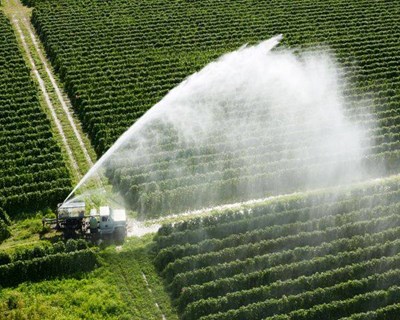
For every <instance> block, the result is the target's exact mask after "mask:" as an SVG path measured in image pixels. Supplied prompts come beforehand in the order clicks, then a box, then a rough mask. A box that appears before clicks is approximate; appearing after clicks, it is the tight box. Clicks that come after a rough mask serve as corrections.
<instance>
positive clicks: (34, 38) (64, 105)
mask: <svg viewBox="0 0 400 320" xmlns="http://www.w3.org/2000/svg"><path fill="white" fill-rule="evenodd" d="M23 23H24V25H25V27H26V29H27V30H28V32H29V35H30V37H31V39H32V43H33V45H34V47H35V49H36V52H37V54H38V56H39V58H40V61H41V62H42V64H43V66H44V69H45V70H46V73H47V75H48V77H49V79H50V82H51V84H52V86H53V88H54V91H55V92H56V94H57V98H58V100H59V102H60V104H61V106H62V109H63V110H64V113H65V115H66V116H67V119H68V121H69V124H70V126H71V128H72V130H73V131H74V134H75V136H76V138H77V140H78V142H79V146H80V147H81V149H82V151H83V154H84V155H85V159H86V161H87V163H88V164H89V166H90V167H92V166H93V161H92V159H91V158H90V155H89V152H88V150H87V148H86V145H85V143H84V142H83V138H82V136H81V134H80V132H79V131H78V129H77V126H76V124H75V121H74V118H73V117H72V113H71V111H70V109H71V107H70V106H68V105H67V101H66V100H65V98H64V97H63V95H62V93H61V90H60V87H59V86H58V84H57V82H56V80H55V79H54V76H53V74H52V71H51V69H50V68H49V65H48V63H47V61H46V58H45V57H44V55H43V53H42V51H41V49H40V47H39V44H38V40H37V36H36V35H35V33H34V32H33V30H32V27H31V24H30V22H28V20H27V19H26V18H24V19H23ZM68 104H69V105H70V103H68Z"/></svg>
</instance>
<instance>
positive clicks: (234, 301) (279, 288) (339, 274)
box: [182, 255, 400, 319]
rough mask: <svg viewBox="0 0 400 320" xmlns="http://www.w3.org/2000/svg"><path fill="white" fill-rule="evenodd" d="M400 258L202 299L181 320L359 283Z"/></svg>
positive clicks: (390, 267)
mask: <svg viewBox="0 0 400 320" xmlns="http://www.w3.org/2000/svg"><path fill="white" fill-rule="evenodd" d="M399 263H400V256H399V255H396V256H393V257H382V258H378V259H372V260H369V261H364V262H360V263H355V264H351V265H348V266H345V267H342V268H338V269H333V270H328V271H325V272H320V273H315V274H313V275H311V276H300V277H299V278H296V279H288V280H285V281H276V282H273V283H272V284H270V285H266V286H260V287H257V288H253V289H248V290H242V291H237V292H232V293H228V294H226V295H225V296H224V297H217V298H209V299H202V300H199V301H195V302H193V303H191V304H189V305H188V306H187V307H186V309H185V313H184V314H183V315H182V318H183V319H198V318H200V317H202V316H206V315H209V314H214V313H215V314H216V313H218V312H226V311H228V310H231V309H238V308H239V307H240V306H245V305H248V304H251V303H255V302H258V301H266V300H267V299H272V298H275V299H276V298H279V297H281V296H283V295H286V296H287V295H296V294H299V293H301V292H304V291H312V290H315V289H317V288H325V287H328V286H332V285H335V284H338V283H340V282H345V281H350V280H356V279H361V278H363V277H367V276H370V275H371V274H375V273H384V272H387V271H389V270H391V269H398V268H399V266H400V264H399Z"/></svg>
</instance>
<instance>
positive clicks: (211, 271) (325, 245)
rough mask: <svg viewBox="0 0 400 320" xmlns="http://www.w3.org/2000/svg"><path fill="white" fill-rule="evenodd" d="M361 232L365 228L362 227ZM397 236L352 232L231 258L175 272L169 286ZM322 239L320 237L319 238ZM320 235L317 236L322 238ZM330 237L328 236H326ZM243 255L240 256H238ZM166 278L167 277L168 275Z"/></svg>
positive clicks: (393, 233) (173, 288)
mask: <svg viewBox="0 0 400 320" xmlns="http://www.w3.org/2000/svg"><path fill="white" fill-rule="evenodd" d="M363 231H364V230H363ZM398 236H399V228H398V227H396V228H394V229H389V230H386V231H383V232H377V233H376V234H372V235H366V236H364V237H363V236H362V235H355V236H352V237H351V236H349V237H350V238H349V239H348V238H340V239H337V240H333V241H332V242H322V243H318V242H317V241H316V242H315V243H310V244H309V245H307V246H302V245H303V243H301V244H300V247H296V248H295V249H291V248H288V249H286V248H285V249H284V250H283V251H279V252H271V253H269V254H264V255H260V256H254V257H251V258H247V259H245V258H243V260H239V261H238V260H236V261H231V262H229V263H224V264H218V265H211V266H208V267H206V268H203V269H200V268H199V269H196V270H195V271H189V272H184V273H180V274H178V275H177V276H176V277H175V278H174V279H173V280H172V282H171V285H170V289H171V291H172V292H180V290H181V289H182V288H184V287H188V286H191V285H195V284H202V283H206V282H212V281H214V280H218V279H222V278H228V277H232V276H235V275H236V274H240V273H241V272H243V270H246V272H255V271H260V270H263V269H265V268H269V267H273V266H277V265H283V264H288V263H295V262H299V261H303V260H307V259H310V260H311V259H313V258H316V257H322V256H324V255H327V254H337V253H340V252H344V251H347V250H351V249H353V248H355V247H358V248H366V247H368V246H371V245H374V244H377V243H379V242H380V241H381V242H383V243H384V242H385V241H393V240H396V238H398ZM321 238H322V237H321ZM321 238H320V239H318V240H320V241H321ZM327 240H329V239H327ZM241 258H242V257H241ZM167 280H168V278H167ZM170 281H171V280H170Z"/></svg>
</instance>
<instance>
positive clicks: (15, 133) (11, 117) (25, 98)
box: [0, 12, 71, 214]
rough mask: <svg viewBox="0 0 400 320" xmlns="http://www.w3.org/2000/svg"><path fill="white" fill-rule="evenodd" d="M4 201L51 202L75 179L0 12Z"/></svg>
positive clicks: (24, 206) (22, 204) (17, 206)
mask: <svg viewBox="0 0 400 320" xmlns="http://www.w3.org/2000/svg"><path fill="white" fill-rule="evenodd" d="M0 57H7V59H6V60H4V59H2V60H1V61H0V68H1V74H0V88H1V89H0V110H1V112H0V124H1V127H2V128H1V129H2V130H0V142H1V143H0V168H1V169H0V175H1V177H0V203H1V206H2V207H3V208H4V209H5V210H7V212H9V213H10V214H14V213H17V212H20V211H25V210H34V209H38V208H43V207H45V206H53V205H55V204H56V203H57V202H59V201H60V199H62V198H63V197H65V195H66V194H67V190H68V189H69V188H70V185H71V182H70V178H69V174H68V172H67V170H66V167H65V163H64V162H63V159H62V156H61V150H60V148H59V147H58V145H57V143H56V142H55V140H54V138H53V136H52V133H51V127H50V122H49V121H48V119H47V118H46V114H45V113H44V112H43V110H42V109H41V107H40V105H39V100H38V97H37V93H36V88H35V85H34V84H33V81H32V80H31V77H30V73H29V70H28V68H27V67H26V64H25V62H24V60H23V57H22V54H21V52H20V50H19V48H18V45H17V41H16V39H15V35H14V32H13V29H12V27H11V25H10V22H9V21H8V19H7V18H6V17H5V15H4V14H3V13H2V12H0Z"/></svg>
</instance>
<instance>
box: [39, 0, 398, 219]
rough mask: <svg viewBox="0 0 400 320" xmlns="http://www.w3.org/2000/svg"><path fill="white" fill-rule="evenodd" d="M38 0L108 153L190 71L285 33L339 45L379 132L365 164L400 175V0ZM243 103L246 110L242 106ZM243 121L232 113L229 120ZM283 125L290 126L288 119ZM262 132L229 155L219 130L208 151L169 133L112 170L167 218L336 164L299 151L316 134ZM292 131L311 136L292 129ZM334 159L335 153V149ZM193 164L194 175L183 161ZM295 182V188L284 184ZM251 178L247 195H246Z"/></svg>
mask: <svg viewBox="0 0 400 320" xmlns="http://www.w3.org/2000/svg"><path fill="white" fill-rule="evenodd" d="M34 4H35V6H34V10H33V16H32V22H33V24H34V26H35V27H36V30H37V32H38V34H39V36H40V38H41V39H42V41H43V43H44V46H45V49H46V51H47V53H48V56H49V58H50V60H51V61H52V64H53V66H54V67H55V69H56V70H57V71H58V73H59V74H60V77H61V79H62V80H63V81H64V83H65V87H66V90H67V92H68V95H69V96H70V98H71V100H72V103H73V106H74V108H75V110H76V112H77V113H78V114H79V117H80V119H81V121H82V123H83V127H84V129H85V130H86V132H87V133H88V134H89V136H90V138H91V140H92V143H93V145H94V147H95V149H96V151H97V153H98V154H99V155H100V154H102V153H104V151H105V150H106V149H107V148H108V147H109V146H110V145H111V144H112V143H113V142H114V141H115V140H116V138H117V137H118V136H119V135H120V134H121V133H122V132H124V130H126V129H127V128H128V127H129V126H130V125H132V124H133V123H134V122H135V121H136V120H137V119H138V118H139V117H140V116H142V115H143V114H144V112H145V111H147V110H148V109H149V108H150V107H151V106H153V105H154V104H155V103H156V102H157V101H159V100H160V99H161V98H162V97H163V96H164V95H165V94H166V93H167V92H168V90H170V89H172V88H173V87H174V86H175V85H177V84H178V83H179V82H181V81H182V80H183V79H185V78H186V77H187V76H188V75H190V74H191V73H193V72H195V71H198V70H200V69H201V67H203V66H204V65H206V64H207V63H208V62H210V61H212V60H213V59H215V58H216V57H218V56H220V55H221V54H222V53H225V52H228V51H231V50H233V49H236V48H238V47H240V46H241V45H243V44H245V43H257V42H259V41H261V40H265V39H268V38H270V37H271V36H274V35H276V34H278V33H282V34H283V35H284V40H283V42H282V45H281V46H282V47H284V48H293V49H294V48H295V49H296V50H300V51H305V50H308V49H311V48H315V47H327V48H329V50H330V52H332V53H333V54H334V55H335V58H336V59H337V61H338V64H339V65H340V67H341V68H342V69H343V70H344V76H345V77H346V81H347V82H348V85H347V86H346V87H345V97H346V99H347V100H348V101H349V103H348V105H347V106H346V107H347V113H348V114H349V115H350V117H351V118H352V120H353V121H354V122H355V123H357V124H359V125H365V126H367V127H368V128H369V129H368V130H369V131H368V134H369V137H370V140H371V141H370V143H371V144H370V146H369V148H368V157H367V158H366V159H365V162H366V163H367V164H368V166H369V168H371V167H376V166H377V165H382V166H383V167H384V168H385V170H386V172H398V164H399V162H398V158H399V146H400V143H399V137H400V134H399V132H400V131H399V119H400V118H399V103H400V91H399V88H400V87H399V80H400V68H399V61H400V59H399V52H400V51H399V49H400V41H399V28H398V27H397V25H396V22H397V21H398V18H399V15H400V13H399V6H398V4H397V3H396V2H387V1H353V2H349V1H336V0H335V1H291V2H281V1H272V2H271V1H257V2H254V1H247V0H246V1H153V0H151V1H150V0H149V1H134V0H122V1H96V0H84V1H79V2H77V1H74V0H63V1H55V0H54V1H52V0H46V1H45V0H43V1H41V0H38V1H35V2H34ZM71 21H73V22H71ZM254 107H255V106H254ZM231 111H235V112H237V117H242V116H243V115H242V113H241V112H240V110H231ZM277 117H279V115H277ZM233 120H235V118H234V116H232V115H230V118H229V120H227V121H232V123H234V121H233ZM261 120H262V117H261V119H260V121H261ZM375 122H376V123H375ZM271 125H280V126H282V124H279V118H278V119H277V124H275V123H273V124H271ZM283 125H284V124H283ZM306 129H307V127H305V128H304V130H305V131H306ZM259 131H260V130H259V129H257V128H252V127H248V128H245V131H244V132H243V135H242V136H241V141H240V142H241V144H240V147H239V149H238V150H237V151H236V152H232V151H229V152H227V153H226V154H224V153H222V154H221V149H222V150H224V147H223V146H221V140H220V139H219V138H220V137H219V136H218V134H219V133H218V132H214V131H213V132H212V133H210V134H211V137H210V138H209V139H210V145H209V146H208V147H207V148H205V149H200V150H199V149H196V148H191V147H185V146H182V145H181V144H179V143H177V142H176V141H174V135H173V134H172V135H171V132H167V133H166V136H165V139H164V140H162V141H161V142H159V143H158V145H149V146H147V147H148V148H150V150H151V149H153V150H154V152H155V153H156V152H157V153H156V154H155V155H154V156H152V157H151V159H150V161H147V162H144V163H143V164H141V165H140V166H136V167H127V168H123V169H118V170H110V171H109V172H108V176H109V178H110V180H111V182H112V184H113V185H114V186H115V187H116V189H117V190H119V191H120V193H121V194H122V195H123V196H124V197H125V199H126V200H127V202H128V203H129V204H130V205H131V207H132V208H133V209H135V210H137V211H139V212H141V214H143V215H147V216H149V215H151V216H159V215H162V214H165V213H167V212H169V213H175V212H173V211H174V210H175V211H176V210H179V211H184V210H186V209H190V208H196V207H200V208H201V207H204V206H210V205H214V204H219V203H230V202H234V201H238V200H246V199H252V198H257V197H262V196H265V195H267V194H279V193H281V192H284V193H287V192H291V191H294V190H297V189H301V188H302V185H301V177H302V176H304V175H306V174H307V171H309V170H312V171H314V172H317V171H318V170H320V171H321V172H324V170H325V169H324V167H321V166H319V167H318V166H317V167H315V168H314V167H313V165H314V164H315V162H316V161H320V159H318V160H316V159H310V158H305V159H296V158H295V159H293V158H290V156H288V155H287V152H286V150H291V149H292V148H293V150H294V149H296V150H298V149H301V148H303V149H306V148H307V144H308V143H309V139H304V141H303V144H302V145H295V146H288V145H284V144H283V143H280V142H277V141H270V142H269V143H265V141H264V144H263V145H260V144H259V143H257V141H259V140H260V136H259ZM287 134H288V135H289V136H290V135H298V134H299V133H298V132H291V131H290V128H288V130H287ZM300 134H302V133H300ZM304 134H306V133H304ZM169 137H171V138H169ZM261 139H265V138H264V137H262V138H261ZM246 148H247V149H246ZM245 149H246V150H245ZM143 152H146V150H143ZM243 154H245V155H248V154H251V155H252V157H253V159H252V163H253V166H251V167H249V166H246V167H245V168H244V167H243V161H249V159H248V157H247V158H245V159H243V157H244V156H243ZM325 156H326V160H325V161H329V159H330V158H331V155H330V154H327V155H325ZM285 158H287V159H286V160H287V161H285V162H280V160H279V159H285ZM260 163H261V164H262V165H261V166H260ZM182 164H184V165H185V166H187V170H186V171H184V172H182V170H175V169H174V168H176V167H180V166H181V165H182ZM316 175H317V176H318V174H316ZM297 177H300V178H297ZM287 179H290V180H291V184H290V185H289V186H287V185H286V184H284V183H282V182H281V181H286V180H287ZM243 185H244V186H246V189H247V190H249V191H248V192H247V193H246V192H242V189H243V188H241V186H243ZM282 185H283V186H282ZM252 186H253V187H252ZM254 186H256V187H254ZM215 195H218V196H215ZM220 195H223V196H222V197H221V196H220Z"/></svg>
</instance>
